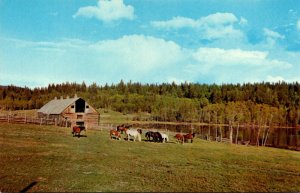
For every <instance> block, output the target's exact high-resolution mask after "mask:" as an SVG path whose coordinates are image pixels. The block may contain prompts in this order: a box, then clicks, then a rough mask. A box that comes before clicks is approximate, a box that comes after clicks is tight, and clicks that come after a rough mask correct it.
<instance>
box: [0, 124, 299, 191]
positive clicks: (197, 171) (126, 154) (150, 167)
mask: <svg viewBox="0 0 300 193" xmlns="http://www.w3.org/2000/svg"><path fill="white" fill-rule="evenodd" d="M143 139H144V137H143ZM0 143H1V153H0V164H1V169H0V191H1V192H6V191H9V192H19V191H21V190H23V191H26V190H28V191H44V192H45V191H47V192H49V191H51V192H62V191H63V192H71V191H73V192H74V191H75V192H78V191H80V192H83V191H85V192H89V191H93V192H99V191H103V192H104V191H172V192H178V191H180V192H181V191H201V192H204V191H231V192H232V191H238V192H246V191H247V192H249V191H255V192H257V191H261V192H267V191H272V192H276V191H281V192H282V191H285V192H299V191H300V153H299V152H296V151H289V150H282V149H275V148H264V147H246V146H236V145H229V144H221V143H217V142H209V141H202V140H200V139H196V140H195V141H194V143H193V144H191V143H188V144H184V145H181V144H176V143H175V141H174V139H171V142H170V143H165V144H162V143H151V142H146V141H142V142H133V141H130V142H127V141H124V140H120V141H118V140H110V139H109V132H108V131H107V130H103V131H96V130H88V131H87V137H81V138H77V137H72V134H71V130H70V128H60V127H51V126H35V125H13V124H0ZM26 187H27V189H26Z"/></svg>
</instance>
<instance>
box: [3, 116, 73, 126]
mask: <svg viewBox="0 0 300 193" xmlns="http://www.w3.org/2000/svg"><path fill="white" fill-rule="evenodd" d="M0 122H2V123H21V124H36V125H55V126H60V127H70V126H71V122H70V121H67V120H58V119H56V118H53V119H49V118H37V117H26V116H24V117H23V116H15V115H0Z"/></svg>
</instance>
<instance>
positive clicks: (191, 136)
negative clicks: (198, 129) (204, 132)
mask: <svg viewBox="0 0 300 193" xmlns="http://www.w3.org/2000/svg"><path fill="white" fill-rule="evenodd" d="M195 135H196V134H195V133H188V134H186V135H183V137H184V142H188V139H190V140H191V143H193V138H194V137H195Z"/></svg>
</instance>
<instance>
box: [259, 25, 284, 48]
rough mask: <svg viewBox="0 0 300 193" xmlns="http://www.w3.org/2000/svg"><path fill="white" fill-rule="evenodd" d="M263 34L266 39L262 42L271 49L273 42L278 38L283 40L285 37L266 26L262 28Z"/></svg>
mask: <svg viewBox="0 0 300 193" xmlns="http://www.w3.org/2000/svg"><path fill="white" fill-rule="evenodd" d="M264 36H265V37H266V40H265V42H264V44H265V45H266V46H267V47H268V48H271V49H273V48H274V46H275V44H276V43H277V41H278V40H283V39H285V36H284V35H281V34H280V33H278V32H276V31H273V30H270V29H268V28H264Z"/></svg>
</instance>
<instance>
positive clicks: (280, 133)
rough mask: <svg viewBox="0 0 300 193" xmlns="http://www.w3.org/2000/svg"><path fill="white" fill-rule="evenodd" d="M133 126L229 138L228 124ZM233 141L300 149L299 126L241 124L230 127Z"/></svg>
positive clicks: (206, 138) (213, 137)
mask: <svg viewBox="0 0 300 193" xmlns="http://www.w3.org/2000/svg"><path fill="white" fill-rule="evenodd" d="M133 127H141V128H143V129H153V130H164V131H170V132H175V133H190V132H194V133H196V136H197V137H198V138H200V139H205V140H208V139H209V140H216V139H217V140H220V138H223V139H224V140H227V141H228V139H229V138H230V128H229V126H221V125H210V126H209V125H192V124H160V123H155V124H149V123H148V124H134V125H133ZM232 142H233V143H239V144H241V143H248V142H249V144H250V145H259V146H263V145H264V146H268V147H276V148H285V149H294V150H300V127H297V128H296V127H289V128H287V127H258V126H254V125H241V126H237V125H235V126H233V127H232Z"/></svg>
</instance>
